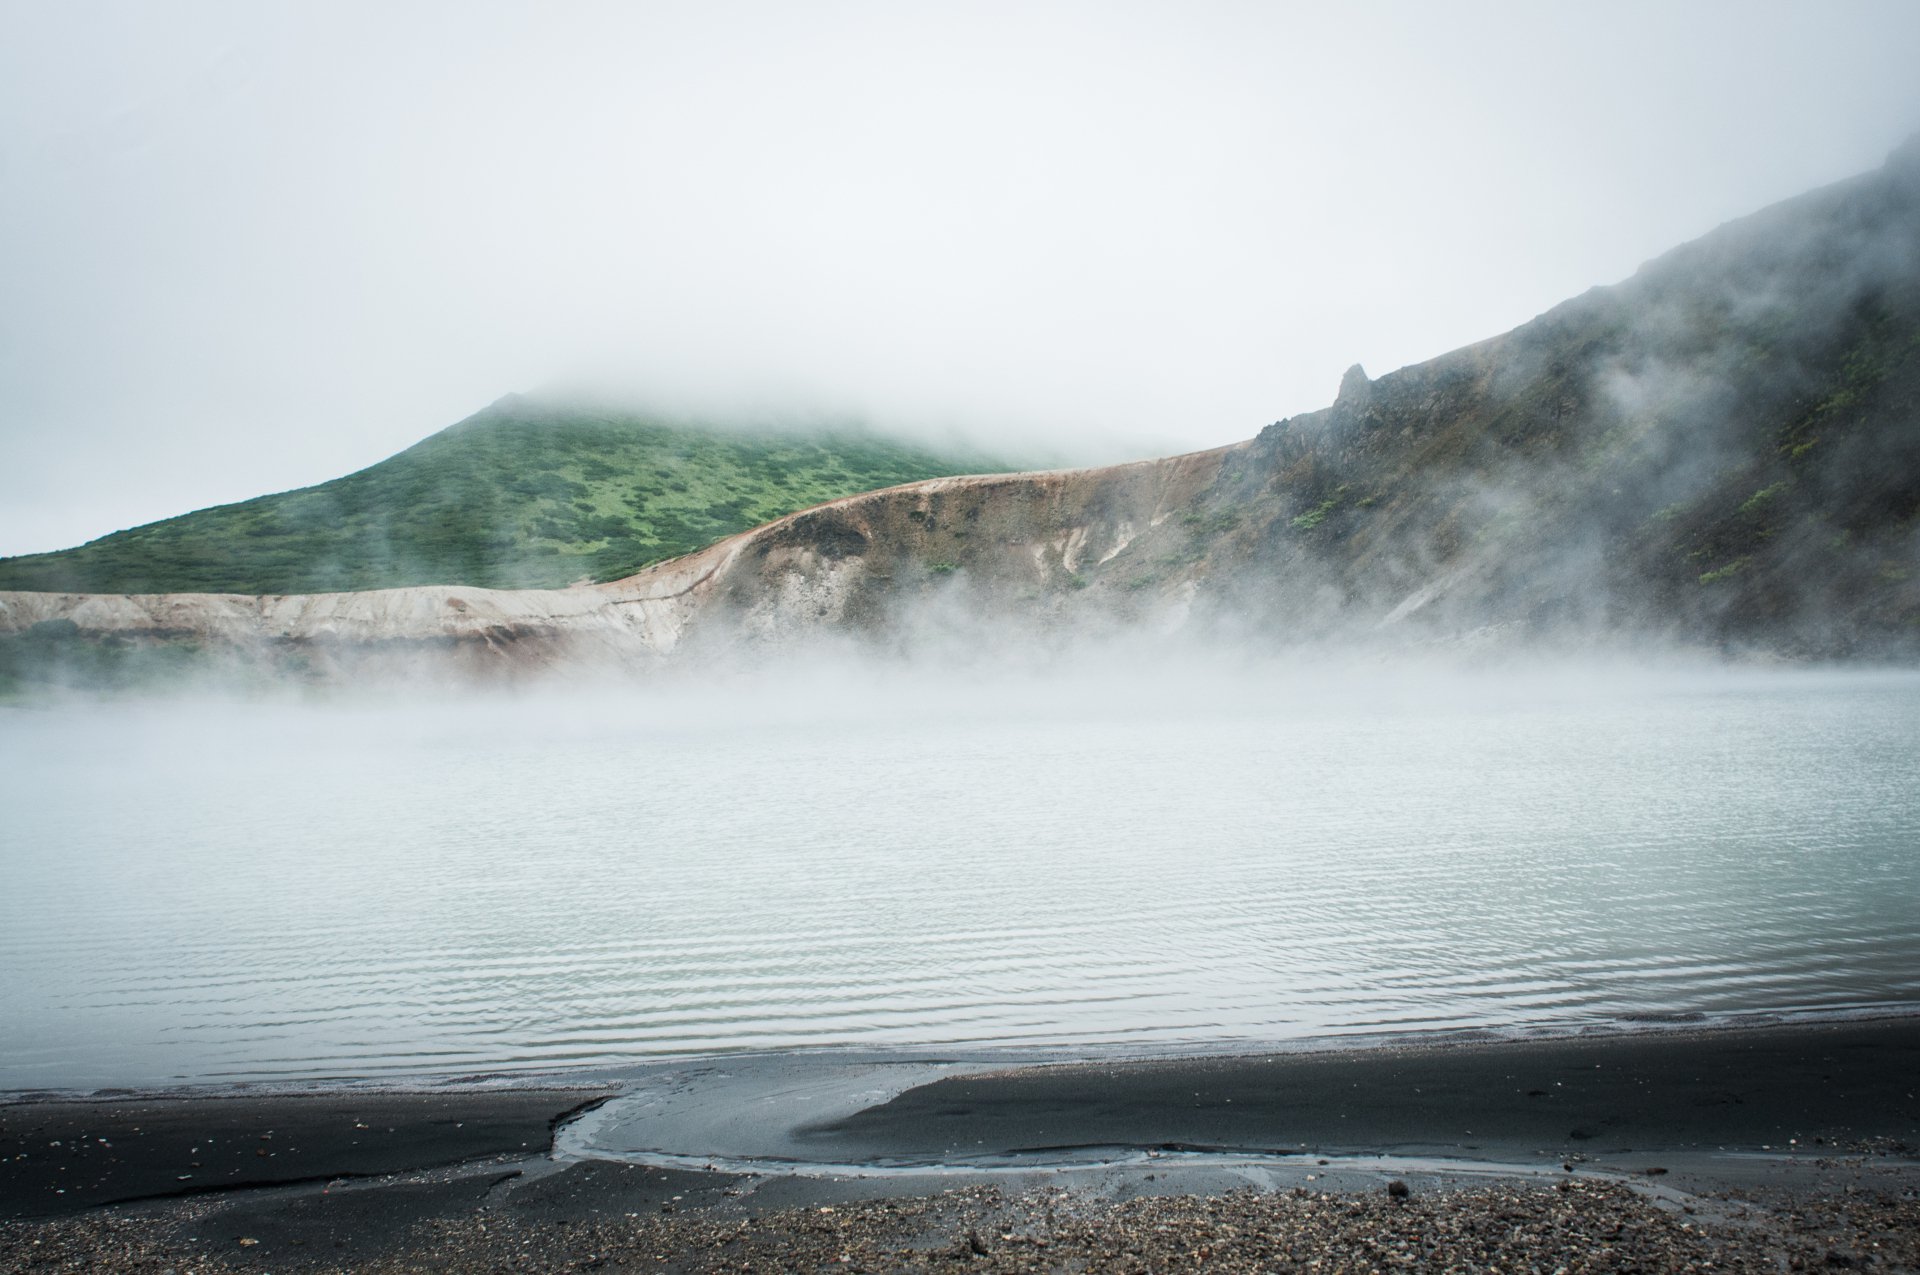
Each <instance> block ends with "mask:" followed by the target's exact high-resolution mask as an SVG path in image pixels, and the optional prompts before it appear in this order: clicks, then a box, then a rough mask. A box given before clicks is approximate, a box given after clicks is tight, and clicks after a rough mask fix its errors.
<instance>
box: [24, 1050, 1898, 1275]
mask: <svg viewBox="0 0 1920 1275" xmlns="http://www.w3.org/2000/svg"><path fill="white" fill-rule="evenodd" d="M809 1065H815V1066H817V1065H818V1060H817V1059H813V1060H809ZM918 1065H920V1066H922V1067H924V1065H925V1064H924V1061H922V1062H921V1063H920V1064H918ZM1917 1086H1920V1018H1891V1019H1881V1020H1873V1021H1860V1022H1847V1023H1829V1024H1798V1025H1789V1026H1777V1027H1768V1028H1757V1029H1739V1030H1732V1029H1729V1030H1717V1031H1684V1032H1682V1031H1659V1032H1652V1033H1646V1034H1640V1035H1626V1036H1592V1037H1576V1038H1569V1039H1558V1040H1535V1041H1520V1042H1482V1043H1456V1044H1440V1045H1430V1044H1420V1045H1403V1046H1397V1047H1392V1048H1383V1049H1374V1050H1364V1051H1340V1052H1313V1053H1305V1054H1297V1053H1296V1054H1284V1053H1283V1054H1274V1055H1271V1056H1269V1055H1259V1056H1251V1057H1237V1058H1220V1057H1210V1058H1177V1059H1163V1060H1155V1061H1142V1062H1128V1063H1100V1064H1075V1065H1065V1066H1050V1067H1025V1068H1017V1069H1012V1070H1006V1071H999V1072H992V1073H984V1074H981V1073H976V1074H966V1075H956V1076H952V1077H949V1078H946V1079H939V1080H935V1081H933V1082H932V1083H928V1084H919V1085H916V1086H915V1087H912V1088H909V1089H907V1090H906V1092H903V1093H900V1094H899V1095H898V1096H896V1097H894V1098H892V1099H891V1100H889V1101H884V1102H879V1103H877V1104H874V1105H869V1106H867V1107H865V1108H864V1109H859V1110H856V1111H855V1112H853V1113H852V1114H850V1115H845V1116H842V1117H837V1118H834V1119H830V1120H826V1121H817V1122H815V1123H812V1124H808V1123H806V1112H804V1111H788V1112H780V1113H778V1114H777V1115H776V1117H775V1119H786V1120H788V1121H791V1122H792V1124H793V1128H792V1130H791V1131H790V1132H789V1133H788V1134H786V1135H783V1136H786V1137H788V1138H789V1139H790V1140H791V1141H792V1142H793V1144H794V1145H797V1146H803V1147H806V1148H808V1149H809V1151H810V1154H809V1155H808V1157H807V1158H808V1159H810V1160H813V1161H816V1162H817V1163H816V1164H815V1165H814V1166H812V1167H810V1168H809V1169H808V1170H807V1171H806V1172H803V1173H796V1172H794V1171H793V1170H794V1168H795V1166H793V1165H791V1164H779V1163H773V1162H768V1163H763V1164H757V1165H743V1164H741V1163H739V1162H737V1161H736V1162H732V1163H730V1164H727V1165H723V1166H721V1168H719V1169H715V1170H712V1171H708V1170H705V1169H703V1168H700V1167H698V1166H695V1167H677V1166H676V1165H674V1164H668V1163H665V1162H661V1161H659V1160H655V1161H654V1162H652V1163H622V1162H617V1161H612V1160H585V1161H578V1162H560V1161H556V1160H555V1159H554V1158H553V1157H552V1156H550V1155H549V1154H548V1149H549V1146H550V1144H551V1137H552V1133H551V1131H552V1129H553V1127H554V1126H555V1125H557V1124H561V1123H563V1122H564V1121H565V1120H566V1118H567V1117H569V1116H570V1115H571V1114H572V1113H574V1112H576V1111H579V1110H581V1109H582V1108H583V1107H584V1106H591V1105H592V1104H595V1103H597V1102H599V1101H600V1100H602V1099H604V1098H607V1097H609V1096H611V1095H612V1094H613V1093H614V1092H615V1090H614V1088H603V1089H592V1088H551V1087H549V1088H543V1089H533V1088H524V1089H514V1088H485V1089H466V1090H460V1091H454V1090H441V1091H437V1092H418V1093H397V1094H367V1093H341V1092H328V1093H313V1094H295V1095H278V1096H274V1095H249V1094H235V1095H229V1096H221V1097H201V1096H196V1097H181V1098H166V1097H142V1098H138V1099H125V1098H106V1099H103V1100H98V1101H91V1100H75V1099H73V1098H63V1099H60V1100H50V1099H46V1098H28V1099H26V1100H24V1101H17V1102H13V1103H11V1104H9V1105H6V1106H0V1214H4V1216H5V1218H6V1219H8V1220H6V1221H4V1222H0V1268H4V1269H6V1270H62V1269H66V1270H80V1269H94V1270H146V1269H151V1270H154V1271H161V1270H166V1269H173V1270H175V1271H184V1270H186V1269H189V1268H191V1269H245V1270H325V1269H341V1270H494V1269H499V1270H508V1269H514V1270H574V1269H602V1268H604V1269H623V1268H624V1269H648V1270H720V1269H735V1270H790V1269H791V1270H810V1269H822V1268H826V1267H831V1268H832V1269H835V1270H848V1269H867V1270H896V1269H899V1270H905V1269H942V1270H946V1269H959V1268H962V1267H964V1268H967V1269H977V1270H1019V1269H1036V1270H1056V1269H1057V1270H1160V1269H1167V1268H1169V1267H1174V1266H1181V1267H1184V1266H1189V1265H1195V1264H1199V1263H1204V1264H1205V1265H1206V1266H1208V1267H1209V1268H1212V1269H1225V1270H1237V1269H1245V1270H1256V1269H1259V1270H1266V1269H1279V1268H1286V1267H1289V1266H1294V1265H1304V1264H1306V1263H1309V1262H1311V1261H1314V1260H1315V1259H1317V1260H1318V1261H1319V1262H1320V1268H1321V1269H1387V1268H1393V1267H1416V1268H1420V1267H1433V1268H1443V1267H1448V1266H1454V1267H1460V1268H1487V1267H1491V1266H1501V1267H1506V1266H1509V1265H1528V1264H1536V1265H1540V1266H1541V1268H1542V1269H1545V1270H1553V1269H1556V1268H1557V1267H1559V1266H1565V1267H1567V1268H1568V1269H1569V1270H1573V1269H1583V1268H1585V1269H1687V1268H1689V1265H1691V1267H1692V1268H1695V1269H1703V1268H1704V1264H1706V1263H1712V1264H1713V1265H1714V1267H1715V1268H1717V1269H1768V1270H1779V1269H1793V1268H1795V1267H1796V1266H1798V1267H1801V1268H1805V1267H1820V1268H1841V1267H1847V1266H1861V1267H1872V1268H1874V1269H1884V1270H1904V1269H1916V1268H1920V1204H1917V1203H1916V1189H1920V1161H1917V1160H1916V1158H1915V1148H1916V1147H1920V1102H1916V1099H1915V1093H1916V1087H1917ZM606 1110H607V1111H611V1110H612V1108H607V1109H606ZM692 1150H693V1148H692V1147H688V1148H685V1149H684V1150H683V1151H682V1152H681V1153H680V1154H681V1155H682V1156H684V1155H685V1153H686V1152H687V1151H692ZM641 1158H642V1159H643V1160H644V1159H645V1158H646V1157H644V1156H643V1157H641ZM936 1166H945V1167H936ZM722 1169H728V1170H731V1171H722ZM1395 1183H1397V1184H1399V1185H1398V1186H1395V1187H1393V1188H1392V1190H1391V1191H1390V1189H1389V1188H1390V1185H1391V1184H1395Z"/></svg>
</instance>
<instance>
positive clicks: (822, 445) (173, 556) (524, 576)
mask: <svg viewBox="0 0 1920 1275" xmlns="http://www.w3.org/2000/svg"><path fill="white" fill-rule="evenodd" d="M1004 468H1005V466H1003V465H999V464H996V463H994V462H992V461H983V460H982V459H981V458H979V457H977V456H955V455H941V454H937V453H935V452H931V451H927V450H924V449H922V448H918V447H913V446H909V445H906V444H903V443H899V442H893V441H889V440H886V439H883V438H880V437H878V436H875V435H872V434H868V433H865V432H862V431H859V430H854V429H835V430H823V431H817V432H812V433H795V432H779V431H771V430H762V431H751V432H748V431H733V430H723V429H713V428H702V427H697V426H691V425H687V424H683V423H674V422H668V421H664V420H660V419H656V418H650V417H644V416H632V415H620V414H615V413H607V412H598V411H590V410H583V409H577V408H569V407H560V406H554V405H543V404H540V403H538V402H535V401H533V400H529V399H527V398H524V397H522V396H519V395H509V396H508V397H507V398H504V399H502V400H500V401H499V402H498V403H495V404H494V405H493V406H491V407H489V408H487V409H485V410H484V411H481V412H479V413H477V414H476V415H474V416H472V417H469V418H468V419H466V420H464V421H461V422H460V423H459V424H457V425H454V426H451V427H449V428H447V429H445V430H442V431H441V432H439V433H438V434H435V435H433V436H432V437H431V438H428V439H426V440H424V441H422V442H420V443H418V444H416V445H415V446H413V447H410V448H408V449H407V450H406V451H404V452H401V453H400V454H399V455H397V456H393V457H391V458H389V459H387V460H384V461H381V462H380V463H379V464H377V465H373V466H371V467H369V468H367V469H363V470H361V471H359V472H358V473H354V474H349V475H347V476H346V477H344V478H336V479H334V480H333V481H332V482H326V483H321V484H320V485H319V486H317V487H303V488H301V489H299V490H298V491H289V492H282V493H280V494H278V495H273V496H261V497H259V498H257V499H254V500H247V501H242V502H240V503H239V504H233V505H220V506H217V507H215V508H212V509H202V510H200V511H198V512H197V513H190V514H184V515H182V516H180V517H178V518H169V519H166V520H165V521H162V522H155V523H149V524H148V525H146V526H144V527H135V528H132V529H131V530H128V531H118V532H115V533H113V534H112V535H109V536H102V537H101V538H100V539H98V540H94V541H91V542H89V543H87V544H84V545H81V546H80V547H78V548H75V549H66V550H62V551H60V552H57V553H42V554H31V555H26V556H22V557H16V558H0V589H28V590H42V591H59V592H76V593H82V592H84V593H180V592H209V593H254V594H266V593H318V592H331V591H340V590H352V589H382V588H391V587H397V586H402V585H415V584H465V585H474V586H480V587H491V588H554V587H559V586H563V585H567V584H570V583H573V582H575V581H577V580H582V579H591V580H613V579H618V578H619V577H621V576H624V575H629V574H631V573H633V572H634V571H637V570H639V569H640V568H641V567H644V566H646V565H647V564H649V563H653V562H658V561H660V560H662V559H665V558H672V557H676V556H678V555H680V554H683V553H688V552H691V551H693V550H695V549H699V548H702V547H704V546H706V545H709V544H712V543H713V542H714V541H716V540H719V539H722V538H724V537H726V536H729V535H732V534H733V533H735V532H738V531H744V530H746V529H747V528H749V527H754V526H758V525H759V524H760V523H763V522H767V521H769V520H771V519H774V518H777V517H779V516H781V515H782V514H787V513H791V512H793V511H794V510H796V509H803V508H805V507H807V506H808V505H813V504H818V503H819V502H821V501H824V500H832V499H834V498H836V497H839V496H847V495H852V494H854V493H856V492H861V491H871V490H873V489H874V488H878V487H889V486H893V485H894V484H897V483H905V482H913V481H916V480H918V479H922V478H934V477H939V476H941V475H946V474H957V473H977V472H983V471H991V470H999V469H1004Z"/></svg>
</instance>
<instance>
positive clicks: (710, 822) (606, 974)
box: [0, 670, 1920, 1089]
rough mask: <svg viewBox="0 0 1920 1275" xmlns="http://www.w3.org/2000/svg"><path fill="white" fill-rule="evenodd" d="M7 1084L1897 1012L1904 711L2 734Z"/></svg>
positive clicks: (1395, 698) (1630, 690) (1404, 682)
mask: <svg viewBox="0 0 1920 1275" xmlns="http://www.w3.org/2000/svg"><path fill="white" fill-rule="evenodd" d="M0 747H4V750H5V754H6V756H5V764H4V767H3V768H0V811H3V812H4V823H3V824H0V829H3V831H0V872H3V873H4V883H5V888H4V890H0V1022H4V1023H5V1025H6V1030H5V1032H4V1035H3V1036H0V1089H21V1088H30V1087H81V1086H96V1085H149V1084H159V1083H166V1082H170V1081H174V1080H190V1081H213V1080H223V1079H236V1078H285V1079H293V1078H318V1077H336V1076H385V1075H397V1074H407V1073H414V1074H459V1073H464V1072H471V1071H478V1070H496V1069H514V1068H529V1067H538V1068H549V1067H555V1066H561V1065H570V1064H582V1063H605V1062H613V1061H618V1060H622V1059H631V1058H635V1057H637V1056H640V1055H645V1054H660V1053H679V1052H698V1051H710V1050H723V1049H739V1048H766V1047H798V1046H813V1045H859V1046H868V1047H872V1046H888V1045H929V1044H935V1043H947V1044H951V1043H969V1044H980V1045H1035V1044H1049V1045H1060V1046H1065V1047H1066V1048H1067V1049H1069V1050H1072V1049H1076V1048H1077V1049H1091V1048H1095V1047H1111V1046H1114V1045H1120V1046H1138V1047H1141V1048H1159V1047H1164V1046H1167V1045H1171V1044H1181V1045H1185V1044H1195V1043H1204V1042H1236V1041H1239V1042H1244V1041H1279V1040H1286V1039H1293V1038H1299V1037H1303V1036H1319V1035H1327V1034H1340V1033H1356V1032H1364V1033H1379V1032H1397V1031H1404V1030H1413V1029H1425V1028H1460V1027H1515V1026H1519V1027H1528V1026H1540V1025H1577V1024H1580V1023H1587V1022H1599V1021H1618V1020H1621V1019H1623V1018H1629V1017H1634V1016H1639V1015H1645V1014H1673V1013H1681V1014H1685V1013H1694V1012H1699V1013H1706V1014H1717V1013H1738V1012H1746V1011H1801V1010H1820V1009H1848V1008H1856V1007H1864V1006H1878V1005H1888V1004H1913V1003H1916V1002H1920V906H1916V904H1920V778H1917V776H1920V677H1915V676H1911V675H1902V674H1814V673H1768V674H1753V673H1748V674H1739V675H1735V674H1727V673H1718V674H1711V675H1705V674H1703V675H1695V676H1687V677H1680V676H1672V675H1669V676H1664V677H1653V676H1615V677H1611V678H1608V679H1597V678H1574V677H1548V676H1545V675H1538V676H1534V677H1530V678H1518V677H1516V678H1499V677H1495V676H1492V675H1481V676H1478V677H1474V678H1465V679H1440V680H1435V681H1433V682H1428V681H1425V680H1422V679H1418V678H1411V677H1406V678H1398V679H1387V678H1373V679H1370V678H1368V677H1367V676H1366V675H1364V674H1348V675H1346V678H1345V679H1344V680H1342V681H1340V682H1337V683H1323V684H1318V685H1316V684H1314V683H1311V682H1302V681H1298V680H1294V679H1283V678H1278V677H1271V678H1269V677H1264V676H1263V675H1260V674H1257V673H1247V672H1244V671H1243V672H1242V673H1240V674H1236V675H1234V676H1225V675H1222V676H1218V677H1205V676H1192V677H1185V678H1171V677H1162V676H1159V675H1155V674H1154V673H1152V671H1151V670H1148V671H1146V672H1145V673H1141V672H1135V673H1132V674H1128V675H1125V676H1121V675H1118V674H1111V673H1109V674H1104V675H1098V676H1095V675H1089V676H1088V677H1086V678H1084V679H1078V680H1074V679H1069V680H1068V682H1067V683H1065V684H1060V683H1048V684H1046V685H1044V686H1043V685H1041V684H1038V683H1034V684H1025V683H1021V682H1019V681H1017V680H1011V679H1001V680H993V679H987V680H983V681H980V682H978V683H967V682H964V681H954V680H949V681H946V682H943V683H941V684H939V685H927V686H922V685H919V684H917V683H915V682H913V681H912V680H910V679H894V680H892V681H890V682H888V683H887V684H886V685H884V686H882V687H879V688H878V689H873V688H867V689H863V690H859V691H855V690H852V689H849V685H848V684H833V685H829V686H825V687H823V688H820V689H815V690H812V691H805V690H801V689H797V688H795V687H792V686H782V685H780V684H778V683H776V682H772V681H766V682H760V683H735V684H727V685H717V686H715V687H712V688H709V689H708V690H706V691H702V690H700V689H699V688H682V689H677V690H675V691H673V692H671V693H668V692H666V691H662V690H657V689H656V690H654V691H647V690H644V689H626V690H621V691H618V692H608V693H607V694H604V695H600V696H597V697H577V696H576V697H569V698H556V699H544V700H533V699H522V700H487V701H475V702H464V703H447V702H440V703H436V704H415V705H396V706H386V707H382V706H373V705H366V704H357V705H347V704H331V705H306V706H298V705H287V704H224V705H200V706H193V705H183V704H178V703H174V704H149V705H107V706H97V705H96V706H92V707H65V708H56V709H46V710H25V709H13V710H4V711H0Z"/></svg>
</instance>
